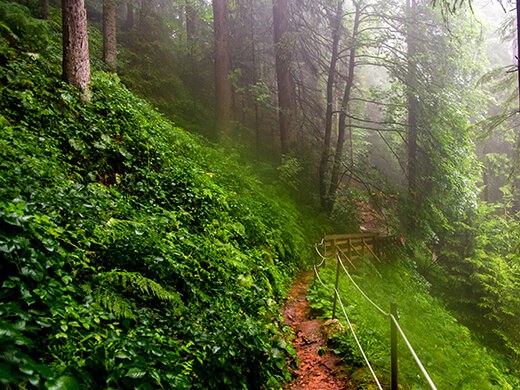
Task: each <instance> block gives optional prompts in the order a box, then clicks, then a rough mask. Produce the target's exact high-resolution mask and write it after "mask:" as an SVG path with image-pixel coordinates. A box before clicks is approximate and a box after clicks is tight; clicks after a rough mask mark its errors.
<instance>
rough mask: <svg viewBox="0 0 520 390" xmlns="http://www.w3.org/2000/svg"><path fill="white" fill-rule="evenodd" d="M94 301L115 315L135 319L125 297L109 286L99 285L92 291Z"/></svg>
mask: <svg viewBox="0 0 520 390" xmlns="http://www.w3.org/2000/svg"><path fill="white" fill-rule="evenodd" d="M92 295H93V299H94V301H95V302H96V303H97V304H98V305H100V306H101V307H103V308H105V309H106V310H108V311H109V312H111V313H112V314H114V315H115V316H116V317H119V318H128V319H135V318H136V316H135V314H134V312H133V311H132V306H131V304H130V303H129V302H128V300H127V299H125V297H123V296H122V295H121V294H119V293H118V292H116V291H114V290H113V289H111V288H106V287H102V286H99V287H97V288H96V289H94V291H93V292H92Z"/></svg>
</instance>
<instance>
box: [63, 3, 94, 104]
mask: <svg viewBox="0 0 520 390" xmlns="http://www.w3.org/2000/svg"><path fill="white" fill-rule="evenodd" d="M62 18H63V64H62V66H63V79H64V80H65V81H66V82H67V83H69V84H71V85H74V86H76V87H78V88H79V89H81V91H82V92H83V98H84V99H85V100H88V99H89V91H88V84H89V83H90V62H89V54H88V34H87V11H86V9H85V2H84V0H62Z"/></svg>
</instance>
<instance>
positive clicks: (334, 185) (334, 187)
mask: <svg viewBox="0 0 520 390" xmlns="http://www.w3.org/2000/svg"><path fill="white" fill-rule="evenodd" d="M353 3H354V7H355V9H356V14H355V16H354V27H353V29H352V43H351V48H350V55H349V59H348V74H347V80H346V82H345V90H344V93H343V99H342V101H341V111H340V113H339V120H338V139H337V142H336V153H335V154H334V162H333V165H332V173H331V177H330V187H329V194H328V197H327V208H326V211H327V212H328V213H329V214H330V213H331V212H332V209H333V208H334V203H335V201H336V193H337V191H338V187H339V184H340V183H339V181H340V180H339V172H340V167H341V160H342V158H343V146H344V144H345V130H346V128H347V117H348V111H349V105H350V96H351V93H352V87H353V86H354V71H355V67H356V49H357V42H356V39H357V36H358V32H359V23H360V18H361V7H360V4H359V3H358V2H353Z"/></svg>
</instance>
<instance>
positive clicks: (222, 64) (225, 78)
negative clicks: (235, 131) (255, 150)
mask: <svg viewBox="0 0 520 390" xmlns="http://www.w3.org/2000/svg"><path fill="white" fill-rule="evenodd" d="M228 12H229V11H228V4H227V0H213V25H214V30H215V31H214V34H215V138H216V139H219V138H222V137H223V136H229V134H230V130H231V117H232V109H233V88H232V85H231V80H230V78H229V76H230V70H231V60H230V54H229V53H230V51H229V26H228Z"/></svg>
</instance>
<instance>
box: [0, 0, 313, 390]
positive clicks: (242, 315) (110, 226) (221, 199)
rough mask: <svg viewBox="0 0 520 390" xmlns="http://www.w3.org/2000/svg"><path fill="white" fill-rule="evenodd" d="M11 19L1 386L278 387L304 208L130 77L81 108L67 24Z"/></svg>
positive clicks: (11, 7)
mask: <svg viewBox="0 0 520 390" xmlns="http://www.w3.org/2000/svg"><path fill="white" fill-rule="evenodd" d="M0 16H1V18H0V20H2V22H0V78H1V80H2V83H1V85H2V87H1V93H0V172H1V174H0V181H1V183H0V256H1V262H0V284H1V286H2V288H1V293H0V302H1V304H0V356H1V358H0V383H2V386H3V387H7V388H15V387H17V386H21V387H30V385H33V386H36V387H40V388H42V387H47V388H64V389H65V388H66V389H74V388H85V389H92V388H101V387H103V388H161V387H164V388H182V389H188V388H262V387H266V388H276V387H279V383H281V382H283V381H285V380H286V379H287V377H288V370H287V369H286V357H287V356H288V355H290V354H291V353H292V350H291V347H290V346H289V345H288V344H287V343H286V342H285V341H284V333H285V332H286V331H285V330H284V328H283V326H282V325H281V323H280V317H279V313H278V309H279V303H280V300H281V299H282V298H283V297H284V294H285V293H286V291H287V287H288V284H289V282H290V281H291V278H292V275H293V274H294V272H295V270H296V269H297V268H298V265H299V264H300V263H301V262H302V261H303V260H304V257H305V255H306V253H307V251H308V248H307V247H306V245H305V242H306V241H307V240H306V239H305V237H304V231H305V222H304V219H303V217H302V215H301V214H300V212H299V211H298V210H297V208H296V206H295V205H294V204H293V203H291V202H290V201H288V200H286V198H285V197H284V196H283V194H280V193H279V192H277V191H276V190H275V189H274V186H272V185H267V184H265V183H263V182H262V181H261V180H260V179H258V178H256V177H255V173H254V172H253V171H252V169H251V168H248V167H247V166H244V164H239V163H238V162H236V158H235V156H234V155H233V154H231V155H230V153H229V151H219V150H216V149H214V148H213V147H211V146H208V145H206V144H205V143H204V142H203V141H201V140H200V139H198V138H196V137H194V136H192V135H189V134H187V133H186V132H184V131H183V130H182V129H179V128H176V127H175V126H174V125H173V124H172V123H170V122H168V121H167V120H165V119H164V118H163V117H162V116H161V115H160V114H159V113H157V112H156V111H155V110H154V109H153V108H152V107H150V106H149V105H148V104H147V103H146V102H145V101H143V100H141V99H139V98H137V97H135V96H134V95H133V94H132V93H131V92H129V91H128V90H127V89H126V88H125V87H124V86H123V85H122V84H121V83H120V82H119V80H118V78H117V76H114V75H109V74H105V73H102V72H99V71H97V72H95V73H94V76H93V82H92V84H91V91H92V99H91V101H90V102H88V103H84V102H81V101H80V96H79V93H78V92H77V91H76V90H74V89H72V88H71V87H69V86H68V85H66V84H65V83H63V82H62V81H61V80H60V66H59V61H60V54H59V53H60V52H59V50H60V41H59V35H58V31H59V29H58V27H57V23H55V22H52V21H51V22H42V21H38V20H35V19H32V18H30V17H29V14H28V12H27V11H26V10H25V8H23V7H22V6H19V5H16V4H8V3H4V2H1V3H0ZM309 242H311V241H310V240H309Z"/></svg>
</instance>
